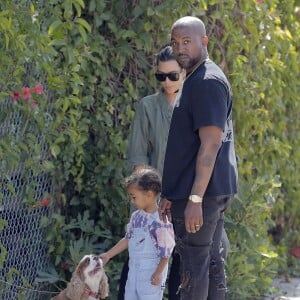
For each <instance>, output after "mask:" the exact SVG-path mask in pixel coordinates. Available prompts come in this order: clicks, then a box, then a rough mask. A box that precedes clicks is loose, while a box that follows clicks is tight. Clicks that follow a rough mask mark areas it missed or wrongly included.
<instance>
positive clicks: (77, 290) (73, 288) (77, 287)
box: [66, 267, 85, 300]
mask: <svg viewBox="0 0 300 300" xmlns="http://www.w3.org/2000/svg"><path fill="white" fill-rule="evenodd" d="M84 288H85V283H84V281H83V274H82V269H81V268H80V267H77V269H76V270H75V272H74V273H73V275H72V278H71V281H70V282H69V283H68V285H67V293H66V294H67V297H69V298H70V299H72V300H81V296H82V294H83V293H84Z"/></svg>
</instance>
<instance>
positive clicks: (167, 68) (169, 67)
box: [156, 59, 186, 95]
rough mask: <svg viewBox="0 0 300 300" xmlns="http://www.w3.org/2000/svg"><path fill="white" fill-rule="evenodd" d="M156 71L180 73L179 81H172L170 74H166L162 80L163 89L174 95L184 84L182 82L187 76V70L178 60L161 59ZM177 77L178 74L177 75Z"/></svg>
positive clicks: (159, 72) (166, 92)
mask: <svg viewBox="0 0 300 300" xmlns="http://www.w3.org/2000/svg"><path fill="white" fill-rule="evenodd" d="M156 73H158V74H170V73H177V74H179V76H178V77H179V79H178V80H177V81H172V80H170V78H169V77H168V76H165V80H164V81H160V84H161V86H162V88H163V91H164V93H165V94H166V95H173V94H174V93H176V92H177V91H178V90H179V88H180V87H181V85H182V82H183V80H184V78H185V74H186V73H185V70H184V69H182V68H181V67H180V66H179V64H178V63H177V61H176V60H175V59H174V60H169V61H160V62H159V63H158V66H157V70H156ZM175 77H176V76H175Z"/></svg>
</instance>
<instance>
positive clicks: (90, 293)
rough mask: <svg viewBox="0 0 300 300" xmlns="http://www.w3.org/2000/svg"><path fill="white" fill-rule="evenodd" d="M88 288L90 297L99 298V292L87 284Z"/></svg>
mask: <svg viewBox="0 0 300 300" xmlns="http://www.w3.org/2000/svg"><path fill="white" fill-rule="evenodd" d="M86 290H87V292H88V296H89V297H93V298H95V299H99V296H100V295H99V293H95V292H93V291H92V290H91V289H90V288H89V287H88V286H86Z"/></svg>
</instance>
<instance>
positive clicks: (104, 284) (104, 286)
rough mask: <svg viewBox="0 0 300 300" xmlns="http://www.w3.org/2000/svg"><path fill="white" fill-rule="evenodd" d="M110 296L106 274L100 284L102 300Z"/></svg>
mask: <svg viewBox="0 0 300 300" xmlns="http://www.w3.org/2000/svg"><path fill="white" fill-rule="evenodd" d="M108 294H109V286H108V278H107V276H106V274H105V273H104V274H103V276H102V278H101V281H100V284H99V296H100V299H105V298H106V297H108Z"/></svg>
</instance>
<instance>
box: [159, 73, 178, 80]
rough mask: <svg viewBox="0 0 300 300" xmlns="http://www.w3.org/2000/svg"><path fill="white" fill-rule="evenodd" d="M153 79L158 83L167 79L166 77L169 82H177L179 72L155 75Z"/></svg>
mask: <svg viewBox="0 0 300 300" xmlns="http://www.w3.org/2000/svg"><path fill="white" fill-rule="evenodd" d="M155 77H156V79H157V80H158V81H161V82H162V81H165V80H166V79H167V77H168V78H169V79H170V80H171V81H178V80H179V77H180V73H179V72H171V73H155Z"/></svg>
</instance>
